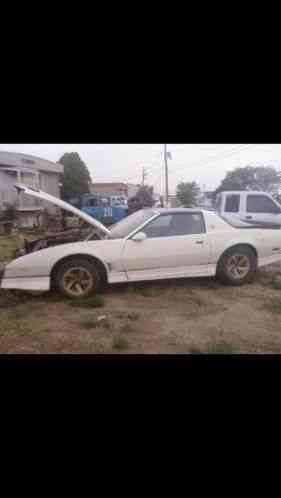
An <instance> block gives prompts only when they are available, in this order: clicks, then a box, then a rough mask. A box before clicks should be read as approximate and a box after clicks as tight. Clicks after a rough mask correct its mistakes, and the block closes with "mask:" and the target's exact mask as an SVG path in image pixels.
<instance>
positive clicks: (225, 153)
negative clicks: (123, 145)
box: [173, 144, 256, 171]
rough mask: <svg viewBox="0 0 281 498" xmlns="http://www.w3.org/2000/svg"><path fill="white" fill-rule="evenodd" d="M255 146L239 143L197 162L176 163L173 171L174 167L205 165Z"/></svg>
mask: <svg viewBox="0 0 281 498" xmlns="http://www.w3.org/2000/svg"><path fill="white" fill-rule="evenodd" d="M255 146H256V145H253V144H249V145H242V146H241V145H240V146H239V147H236V148H234V149H231V150H230V151H228V152H226V151H224V152H223V153H221V154H218V155H216V156H209V158H208V157H207V158H205V159H201V160H200V161H198V162H197V163H193V164H191V165H187V164H181V165H177V166H175V167H174V168H173V171H175V170H176V169H181V168H194V167H199V168H200V167H202V166H205V165H206V164H209V163H210V162H213V161H217V160H219V159H226V158H227V157H230V156H232V155H234V154H240V153H241V152H244V151H245V150H248V149H250V148H252V147H255Z"/></svg>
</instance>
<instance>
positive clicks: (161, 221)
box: [142, 213, 206, 238]
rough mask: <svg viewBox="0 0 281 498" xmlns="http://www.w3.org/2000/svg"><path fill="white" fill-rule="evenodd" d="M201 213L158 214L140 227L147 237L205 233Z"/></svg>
mask: <svg viewBox="0 0 281 498" xmlns="http://www.w3.org/2000/svg"><path fill="white" fill-rule="evenodd" d="M205 231H206V230H205V223H204V219H203V216H202V214H201V213H176V214H167V215H160V216H159V217H158V218H156V219H155V220H153V221H151V223H149V224H148V225H147V226H145V227H144V228H143V229H142V232H144V233H145V234H146V235H147V237H148V238H157V237H176V236H179V235H194V234H200V233H205Z"/></svg>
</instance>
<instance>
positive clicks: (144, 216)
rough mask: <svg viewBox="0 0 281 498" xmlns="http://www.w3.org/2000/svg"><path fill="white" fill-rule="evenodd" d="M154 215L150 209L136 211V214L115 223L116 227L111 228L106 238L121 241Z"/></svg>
mask: <svg viewBox="0 0 281 498" xmlns="http://www.w3.org/2000/svg"><path fill="white" fill-rule="evenodd" d="M154 214H155V213H154V211H152V210H151V209H141V210H140V211H137V212H136V213H133V214H131V215H130V216H128V217H127V218H124V219H123V220H121V221H119V223H116V225H114V226H113V227H112V228H111V230H110V235H109V236H108V237H106V238H110V239H123V238H124V237H127V236H128V235H129V234H130V233H131V232H133V231H134V230H135V229H136V228H138V227H139V226H140V225H142V224H143V223H145V222H146V221H147V220H149V219H150V218H151V217H152V216H153V215H154Z"/></svg>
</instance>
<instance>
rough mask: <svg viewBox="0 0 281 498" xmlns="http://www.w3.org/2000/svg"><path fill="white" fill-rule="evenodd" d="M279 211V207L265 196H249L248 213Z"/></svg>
mask: <svg viewBox="0 0 281 498" xmlns="http://www.w3.org/2000/svg"><path fill="white" fill-rule="evenodd" d="M278 211H279V210H278V206H276V204H275V203H274V202H272V200H271V199H269V198H268V197H266V196H265V195H248V196H247V212H248V213H277V212H278Z"/></svg>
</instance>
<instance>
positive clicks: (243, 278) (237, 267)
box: [217, 246, 257, 285]
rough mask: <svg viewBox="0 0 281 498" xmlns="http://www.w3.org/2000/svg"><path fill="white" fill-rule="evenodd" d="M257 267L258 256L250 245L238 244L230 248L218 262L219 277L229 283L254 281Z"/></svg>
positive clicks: (238, 283) (237, 283) (239, 283)
mask: <svg viewBox="0 0 281 498" xmlns="http://www.w3.org/2000/svg"><path fill="white" fill-rule="evenodd" d="M256 269H257V257H256V255H255V253H254V251H253V250H252V249H251V248H250V247H245V246H237V247H233V248H232V249H229V250H228V251H227V252H226V253H225V254H224V255H223V256H222V258H221V259H220V261H219V263H218V269H217V276H218V278H219V279H220V280H221V281H222V282H224V283H226V284H229V285H243V284H246V283H249V282H252V280H253V278H254V276H255V272H256Z"/></svg>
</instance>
